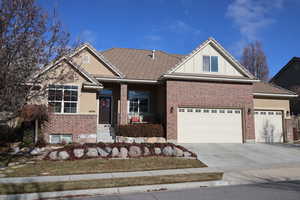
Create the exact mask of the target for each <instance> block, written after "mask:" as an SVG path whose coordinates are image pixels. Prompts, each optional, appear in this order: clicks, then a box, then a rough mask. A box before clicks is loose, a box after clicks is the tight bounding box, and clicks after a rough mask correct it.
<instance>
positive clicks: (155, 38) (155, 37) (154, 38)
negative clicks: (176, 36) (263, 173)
mask: <svg viewBox="0 0 300 200" xmlns="http://www.w3.org/2000/svg"><path fill="white" fill-rule="evenodd" d="M145 39H146V40H149V41H153V42H156V41H160V40H162V37H161V36H159V35H146V36H145Z"/></svg>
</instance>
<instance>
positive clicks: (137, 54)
mask: <svg viewBox="0 0 300 200" xmlns="http://www.w3.org/2000/svg"><path fill="white" fill-rule="evenodd" d="M101 54H102V55H103V56H104V57H105V58H107V59H108V60H109V61H110V62H111V63H112V64H113V65H114V66H116V67H118V69H119V70H120V71H122V73H124V75H125V78H126V79H140V80H158V79H159V77H160V76H161V75H162V74H163V73H165V72H166V71H168V70H169V69H171V68H172V67H173V66H174V65H175V64H176V63H178V62H179V61H180V60H181V58H182V57H184V56H183V55H180V54H169V53H166V52H164V51H160V50H156V51H155V53H154V54H155V56H154V59H153V58H152V51H151V50H143V49H129V48H111V49H108V50H106V51H102V52H101Z"/></svg>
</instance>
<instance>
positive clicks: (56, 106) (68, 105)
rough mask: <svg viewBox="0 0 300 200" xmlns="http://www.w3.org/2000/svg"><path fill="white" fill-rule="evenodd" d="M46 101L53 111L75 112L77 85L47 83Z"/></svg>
mask: <svg viewBox="0 0 300 200" xmlns="http://www.w3.org/2000/svg"><path fill="white" fill-rule="evenodd" d="M48 103H49V106H50V107H51V108H52V109H53V112H55V113H77V104H78V86H73V85H49V88H48Z"/></svg>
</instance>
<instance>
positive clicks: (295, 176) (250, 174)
mask: <svg viewBox="0 0 300 200" xmlns="http://www.w3.org/2000/svg"><path fill="white" fill-rule="evenodd" d="M211 171H213V169H211V168H200V169H199V168H196V169H181V170H158V171H149V172H147V173H145V174H147V175H150V176H153V174H157V175H166V174H176V173H199V172H211ZM137 173H138V172H129V173H114V174H122V176H123V177H130V176H131V177H132V176H138V175H140V174H143V175H144V173H143V172H141V173H140V174H137ZM125 174H128V175H125ZM91 176H94V177H93V178H95V175H91ZM98 176H99V174H98ZM89 178H90V177H89ZM81 180H82V179H81ZM293 180H300V166H294V167H281V168H269V169H255V170H244V171H231V172H225V174H224V176H223V180H221V181H207V182H188V183H175V184H161V185H145V186H131V187H116V188H99V189H89V190H71V191H61V192H43V193H30V194H18V195H0V200H2V199H3V200H4V199H6V200H10V199H18V200H25V199H26V200H28V199H40V198H57V197H71V196H87V195H88V196H96V195H111V194H128V193H138V192H151V191H160V190H169V191H171V190H181V189H191V188H199V187H212V186H228V185H245V184H257V183H270V182H271V183H272V182H279V181H293Z"/></svg>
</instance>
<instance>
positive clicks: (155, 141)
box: [146, 137, 157, 143]
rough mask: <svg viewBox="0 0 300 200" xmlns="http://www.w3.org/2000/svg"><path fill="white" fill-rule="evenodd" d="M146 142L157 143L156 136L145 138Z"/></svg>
mask: <svg viewBox="0 0 300 200" xmlns="http://www.w3.org/2000/svg"><path fill="white" fill-rule="evenodd" d="M146 142H147V143H157V137H149V138H147V139H146Z"/></svg>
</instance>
